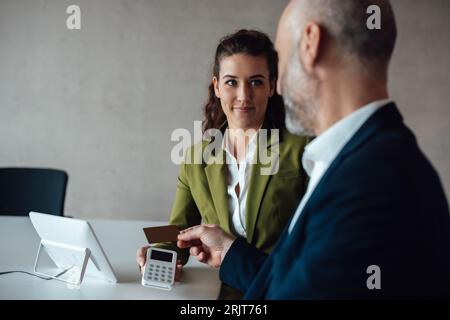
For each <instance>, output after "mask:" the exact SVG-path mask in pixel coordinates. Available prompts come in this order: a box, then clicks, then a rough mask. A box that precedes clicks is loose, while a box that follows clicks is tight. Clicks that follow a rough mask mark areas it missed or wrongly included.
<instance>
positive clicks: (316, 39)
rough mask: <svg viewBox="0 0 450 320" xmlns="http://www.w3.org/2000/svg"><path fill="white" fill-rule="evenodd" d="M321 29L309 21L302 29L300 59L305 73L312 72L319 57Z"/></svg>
mask: <svg viewBox="0 0 450 320" xmlns="http://www.w3.org/2000/svg"><path fill="white" fill-rule="evenodd" d="M321 41H323V39H322V30H321V28H320V26H319V25H318V24H317V23H314V22H309V23H308V24H307V25H306V27H305V29H304V30H303V35H302V37H301V41H300V47H299V48H298V49H299V50H300V59H301V60H302V62H303V66H304V68H305V71H306V72H307V73H311V72H313V69H314V67H315V66H316V64H317V60H318V57H319V49H320V43H321Z"/></svg>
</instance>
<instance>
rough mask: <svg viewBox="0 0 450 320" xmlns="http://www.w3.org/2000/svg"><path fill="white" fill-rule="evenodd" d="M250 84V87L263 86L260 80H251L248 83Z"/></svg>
mask: <svg viewBox="0 0 450 320" xmlns="http://www.w3.org/2000/svg"><path fill="white" fill-rule="evenodd" d="M250 84H251V85H252V86H254V87H255V86H260V85H262V84H263V82H262V81H261V80H257V79H256V80H252V81H250Z"/></svg>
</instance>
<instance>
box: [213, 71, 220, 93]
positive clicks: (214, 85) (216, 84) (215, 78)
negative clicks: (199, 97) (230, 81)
mask: <svg viewBox="0 0 450 320" xmlns="http://www.w3.org/2000/svg"><path fill="white" fill-rule="evenodd" d="M212 83H213V87H214V93H215V94H216V97H217V98H219V99H220V91H219V80H217V77H216V76H214V77H213V78H212Z"/></svg>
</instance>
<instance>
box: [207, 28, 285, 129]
mask: <svg viewBox="0 0 450 320" xmlns="http://www.w3.org/2000/svg"><path fill="white" fill-rule="evenodd" d="M239 53H244V54H248V55H251V56H254V57H260V56H263V57H265V58H266V60H267V65H268V67H269V78H270V81H272V80H277V79H278V54H277V52H276V51H275V48H274V45H273V43H272V41H271V40H270V39H269V37H268V36H267V35H266V34H265V33H262V32H260V31H256V30H245V29H242V30H239V31H237V32H235V33H233V34H230V35H228V36H226V37H224V38H222V39H221V40H220V42H219V45H218V46H217V49H216V54H215V58H214V65H213V76H215V77H216V78H217V79H219V72H220V61H221V60H222V59H223V58H224V57H229V56H232V55H234V54H239ZM203 117H204V118H203V122H202V125H203V131H206V130H208V129H219V128H220V127H221V126H222V125H223V123H224V122H225V121H226V117H225V114H224V112H223V110H222V106H221V104H220V99H219V98H217V97H216V95H215V92H214V85H213V84H212V83H211V84H210V85H209V92H208V101H207V102H206V104H205V106H204V107H203ZM266 121H269V122H270V125H271V126H272V127H274V128H283V127H284V104H283V99H282V98H281V96H280V95H279V94H278V93H277V92H276V91H275V93H274V94H273V96H272V97H271V98H269V102H268V105H267V110H266Z"/></svg>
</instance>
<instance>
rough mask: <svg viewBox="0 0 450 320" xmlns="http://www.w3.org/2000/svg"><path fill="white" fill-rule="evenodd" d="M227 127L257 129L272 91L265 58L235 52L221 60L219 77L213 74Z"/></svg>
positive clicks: (273, 83) (272, 86) (272, 84)
mask: <svg viewBox="0 0 450 320" xmlns="http://www.w3.org/2000/svg"><path fill="white" fill-rule="evenodd" d="M213 84H214V91H215V94H216V96H217V97H218V98H219V99H220V103H221V105H222V109H223V112H224V113H225V116H226V117H227V121H228V128H229V129H244V130H247V129H258V128H259V127H260V126H261V125H262V123H263V121H264V116H265V114H266V110H267V103H268V101H269V98H270V97H271V96H272V95H273V93H274V88H275V81H270V79H269V68H268V66H267V61H266V58H265V57H263V56H258V57H254V56H251V55H247V54H241V53H240V54H234V55H231V56H228V57H224V58H222V60H221V61H220V74H219V78H216V77H213Z"/></svg>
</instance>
